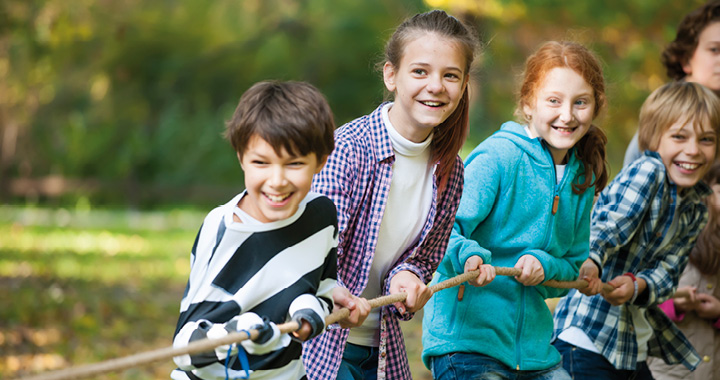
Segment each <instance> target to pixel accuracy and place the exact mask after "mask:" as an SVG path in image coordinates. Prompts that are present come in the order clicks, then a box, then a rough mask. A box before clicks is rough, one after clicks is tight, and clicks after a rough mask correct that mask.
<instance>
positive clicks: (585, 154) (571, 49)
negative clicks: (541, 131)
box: [515, 41, 608, 194]
mask: <svg viewBox="0 0 720 380" xmlns="http://www.w3.org/2000/svg"><path fill="white" fill-rule="evenodd" d="M557 67H566V68H569V69H572V70H573V71H575V72H576V73H578V74H579V75H580V76H581V77H582V78H583V79H585V81H586V82H587V83H588V84H589V85H590V87H591V88H592V89H593V95H594V97H595V109H594V110H593V119H594V118H596V117H597V116H598V115H599V114H600V112H601V111H602V110H603V109H604V108H605V106H606V104H607V98H606V95H605V79H604V78H603V73H602V66H601V65H600V61H599V60H598V58H597V57H596V56H595V54H593V53H592V52H591V51H590V50H588V49H587V48H586V47H585V46H583V45H581V44H579V43H576V42H570V41H561V42H558V41H550V42H546V43H544V44H543V45H542V46H540V48H539V49H538V50H537V51H536V52H535V54H533V55H531V56H530V57H528V59H527V61H526V62H525V73H524V79H523V82H522V85H521V87H520V93H519V95H518V107H517V109H516V111H515V113H516V115H518V116H520V117H522V119H524V120H525V122H529V121H530V119H529V116H528V115H525V113H524V112H523V111H522V110H523V108H524V107H525V106H527V105H531V104H533V103H534V100H535V95H536V94H537V92H538V88H540V86H542V85H543V82H544V80H545V76H547V73H548V72H550V70H552V69H554V68H557ZM606 143H607V137H606V136H605V133H604V132H603V131H602V129H600V128H599V127H597V126H595V125H591V126H590V129H589V130H588V131H587V133H585V136H583V137H582V138H581V139H580V141H578V142H577V144H575V147H576V149H575V154H576V155H577V157H578V159H580V161H581V162H582V163H583V167H584V172H583V175H582V176H579V177H578V180H577V181H578V182H576V183H573V184H572V187H573V192H574V193H576V194H581V193H583V192H585V190H587V189H588V188H590V187H591V186H595V193H596V194H597V193H599V192H600V191H601V190H602V189H603V188H604V187H605V185H607V182H608V167H607V159H606V157H605V154H606V152H605V144H606ZM581 177H584V179H583V180H582V182H580V181H581V180H580V178H581ZM593 177H594V180H593Z"/></svg>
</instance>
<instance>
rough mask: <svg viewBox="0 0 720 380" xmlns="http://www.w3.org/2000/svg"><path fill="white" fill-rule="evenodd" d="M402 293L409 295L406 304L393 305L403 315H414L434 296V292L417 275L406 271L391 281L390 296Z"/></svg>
mask: <svg viewBox="0 0 720 380" xmlns="http://www.w3.org/2000/svg"><path fill="white" fill-rule="evenodd" d="M402 292H405V293H407V298H405V302H395V303H394V304H393V305H395V308H397V309H398V311H399V312H400V313H401V314H405V313H414V312H416V311H418V310H420V309H422V307H423V306H425V304H426V303H427V301H429V300H430V297H432V295H433V292H432V290H431V289H430V288H428V287H427V285H425V283H424V282H422V281H420V279H419V278H418V276H416V275H415V273H413V272H410V271H406V270H404V271H400V272H398V273H397V274H395V276H393V278H392V279H391V280H390V294H397V293H402Z"/></svg>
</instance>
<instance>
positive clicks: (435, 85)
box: [426, 75, 445, 94]
mask: <svg viewBox="0 0 720 380" xmlns="http://www.w3.org/2000/svg"><path fill="white" fill-rule="evenodd" d="M426 88H427V90H428V92H430V93H432V94H437V93H440V92H442V91H443V89H444V88H445V87H444V85H443V81H442V77H440V76H439V75H431V76H430V77H429V78H428V83H427V86H426Z"/></svg>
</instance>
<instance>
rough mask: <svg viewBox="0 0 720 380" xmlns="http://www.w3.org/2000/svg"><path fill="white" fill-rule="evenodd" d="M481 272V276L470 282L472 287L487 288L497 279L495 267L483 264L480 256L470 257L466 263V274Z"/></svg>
mask: <svg viewBox="0 0 720 380" xmlns="http://www.w3.org/2000/svg"><path fill="white" fill-rule="evenodd" d="M477 269H479V270H480V275H479V276H478V277H477V278H476V279H474V280H468V283H469V284H470V285H472V286H485V285H487V284H489V283H490V282H492V280H494V279H495V267H494V266H492V265H490V264H483V259H482V258H481V257H480V256H470V257H469V258H468V259H467V261H465V273H467V272H472V271H474V270H477Z"/></svg>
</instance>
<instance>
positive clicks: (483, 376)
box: [431, 352, 570, 380]
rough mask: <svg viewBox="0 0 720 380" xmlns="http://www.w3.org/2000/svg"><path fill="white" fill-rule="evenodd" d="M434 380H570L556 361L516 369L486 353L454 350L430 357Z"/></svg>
mask: <svg viewBox="0 0 720 380" xmlns="http://www.w3.org/2000/svg"><path fill="white" fill-rule="evenodd" d="M431 367H432V368H431V371H432V375H433V378H434V379H435V380H531V379H532V380H570V376H569V375H568V374H567V372H565V370H564V369H563V368H562V366H561V364H559V363H558V365H556V366H555V367H553V368H549V369H546V370H539V371H516V370H514V369H512V368H510V367H508V366H506V365H505V364H503V363H501V362H500V361H498V360H496V359H493V358H491V357H489V356H486V355H480V354H467V353H464V352H455V353H452V354H448V355H443V356H435V357H433V358H431Z"/></svg>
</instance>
